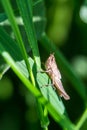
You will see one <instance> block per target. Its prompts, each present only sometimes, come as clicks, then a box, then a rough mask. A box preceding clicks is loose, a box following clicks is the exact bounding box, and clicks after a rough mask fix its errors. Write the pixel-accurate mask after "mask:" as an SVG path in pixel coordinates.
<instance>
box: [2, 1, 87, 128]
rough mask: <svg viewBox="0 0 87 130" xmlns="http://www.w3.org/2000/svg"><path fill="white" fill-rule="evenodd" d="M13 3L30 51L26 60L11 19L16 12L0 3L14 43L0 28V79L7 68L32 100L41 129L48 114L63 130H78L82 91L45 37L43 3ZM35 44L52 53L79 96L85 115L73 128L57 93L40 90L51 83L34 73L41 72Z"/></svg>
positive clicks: (82, 85)
mask: <svg viewBox="0 0 87 130" xmlns="http://www.w3.org/2000/svg"><path fill="white" fill-rule="evenodd" d="M16 2H17V10H18V9H19V13H20V17H21V18H22V20H23V26H24V30H25V33H26V36H27V39H28V45H29V47H30V48H31V51H32V56H29V55H28V53H29V52H28V53H27V51H26V48H25V45H24V41H23V38H22V35H21V31H20V30H19V27H18V24H17V21H16V18H17V17H16V16H15V15H14V13H15V12H16V9H15V10H14V9H13V8H12V5H11V3H10V1H9V0H1V3H2V6H3V8H4V11H5V12H4V13H1V14H0V21H2V22H3V23H4V21H5V20H6V19H7V20H9V23H10V26H11V28H12V31H13V33H14V35H15V39H13V38H12V37H11V36H10V35H9V34H8V33H7V32H6V30H5V29H4V27H3V26H2V25H1V26H2V27H1V26H0V55H1V58H0V59H1V60H0V78H2V77H3V75H4V74H5V73H6V72H7V71H8V69H9V68H11V69H12V70H13V72H14V73H15V74H16V75H17V77H18V78H19V79H20V80H21V82H22V83H23V84H24V85H25V87H26V88H27V90H28V91H30V92H31V93H32V94H33V95H34V96H35V98H36V101H37V106H38V107H37V108H38V113H39V119H40V123H41V127H42V128H43V129H45V130H47V129H48V125H49V119H48V113H49V114H50V115H51V116H52V118H53V119H54V120H55V121H56V122H57V123H59V124H60V125H61V127H62V128H63V129H67V130H79V129H80V127H81V126H82V125H83V124H84V122H85V120H86V118H87V116H86V115H87V108H86V103H87V101H86V97H87V96H86V89H85V88H86V87H85V85H84V83H83V82H82V81H81V79H80V78H79V76H78V75H77V74H76V73H75V72H74V70H73V69H72V67H71V66H70V64H69V63H68V61H67V60H66V59H65V57H64V56H63V55H62V54H61V52H60V51H59V50H58V49H57V47H56V46H55V45H54V44H53V43H52V42H51V41H50V40H49V38H48V37H47V36H46V33H45V26H46V18H45V7H44V2H43V1H42V0H39V1H32V0H26V1H25V0H17V1H16ZM40 10H41V11H40ZM33 11H34V14H33ZM34 18H35V20H36V21H34V22H33V20H32V19H34ZM38 40H39V43H40V44H41V45H42V47H43V48H44V49H45V51H47V52H48V53H50V52H52V53H53V52H55V57H56V61H57V63H59V64H58V65H59V68H60V69H61V70H62V72H63V73H64V74H65V76H66V77H67V79H68V80H69V82H70V83H71V84H72V86H73V88H75V90H76V91H77V93H78V94H79V95H80V97H81V99H82V102H83V103H84V104H85V105H84V106H85V111H84V112H83V114H82V116H81V117H80V118H79V121H78V122H77V124H76V123H75V124H74V123H73V122H72V121H71V120H70V119H69V117H68V116H67V114H65V113H67V112H66V108H65V105H64V103H63V102H62V99H60V98H59V97H58V95H57V93H56V92H55V91H54V90H53V88H52V86H49V87H42V86H44V85H47V84H48V81H49V83H51V80H50V79H49V77H48V75H47V74H46V73H40V72H38V71H40V70H42V68H41V58H40V54H39V49H38ZM8 89H9V88H8ZM11 91H12V90H11ZM75 121H76V120H75Z"/></svg>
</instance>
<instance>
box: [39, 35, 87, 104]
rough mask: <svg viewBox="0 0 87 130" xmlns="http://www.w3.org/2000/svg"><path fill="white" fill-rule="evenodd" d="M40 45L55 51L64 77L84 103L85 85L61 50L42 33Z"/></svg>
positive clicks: (47, 49) (49, 50)
mask: <svg viewBox="0 0 87 130" xmlns="http://www.w3.org/2000/svg"><path fill="white" fill-rule="evenodd" d="M40 41H41V45H42V46H43V47H44V48H45V49H46V51H47V52H49V53H50V52H52V53H53V52H55V57H56V61H57V62H58V65H59V67H60V68H61V69H62V70H63V72H64V73H65V75H66V77H67V78H68V79H69V81H70V82H71V83H72V85H73V87H74V88H75V89H76V91H77V92H78V93H79V95H80V96H81V97H82V99H83V100H84V102H85V103H86V102H87V101H86V97H87V96H86V91H85V88H86V87H85V85H84V84H83V82H82V81H81V79H80V78H79V77H78V76H77V74H76V73H75V72H74V70H73V69H72V68H71V66H70V65H69V63H68V62H67V61H66V59H65V58H64V56H63V55H62V54H61V52H60V51H59V50H58V49H57V48H56V46H55V45H54V44H53V43H52V42H51V41H50V40H49V39H48V37H47V36H46V34H45V33H44V34H43V36H42V38H41V40H40Z"/></svg>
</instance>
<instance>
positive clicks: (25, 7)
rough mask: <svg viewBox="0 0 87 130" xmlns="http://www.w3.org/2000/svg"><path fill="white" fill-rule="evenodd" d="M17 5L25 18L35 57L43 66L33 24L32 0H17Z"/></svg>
mask: <svg viewBox="0 0 87 130" xmlns="http://www.w3.org/2000/svg"><path fill="white" fill-rule="evenodd" d="M17 5H18V8H19V11H20V14H21V16H22V18H23V22H24V27H25V30H26V34H27V37H28V41H29V44H30V46H31V48H32V52H33V57H34V60H35V63H36V66H39V67H41V62H40V56H39V51H38V45H37V40H36V35H35V29H34V25H33V21H32V19H33V14H32V6H33V5H32V1H31V0H26V2H25V0H22V1H21V0H17Z"/></svg>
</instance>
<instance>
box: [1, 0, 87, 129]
mask: <svg viewBox="0 0 87 130" xmlns="http://www.w3.org/2000/svg"><path fill="white" fill-rule="evenodd" d="M44 2H45V12H46V18H47V20H46V21H47V24H46V33H47V35H48V37H49V38H50V39H51V40H52V41H53V42H54V44H55V45H56V46H57V47H58V48H59V49H60V50H61V52H62V53H63V55H64V56H65V57H66V59H67V60H68V62H69V63H70V64H71V66H72V67H73V69H74V71H76V73H78V75H79V76H80V77H81V79H82V80H83V81H84V83H85V84H87V1H86V0H85V1H83V0H47V1H46V0H45V1H44ZM12 5H13V8H16V3H15V2H14V1H12ZM1 11H2V8H1ZM6 28H7V30H8V32H9V27H8V26H6ZM20 29H21V30H22V27H20ZM24 39H25V41H26V36H25V37H24ZM27 49H28V48H27ZM39 50H40V55H41V59H42V62H44V61H45V60H46V58H47V56H48V55H49V54H46V53H44V52H45V50H44V49H43V48H42V46H41V45H39ZM28 51H29V49H28ZM62 75H63V79H64V81H63V82H64V86H65V87H66V88H65V89H66V91H68V93H70V94H69V95H70V96H71V100H70V101H68V102H66V101H64V100H63V102H64V104H65V107H66V110H67V113H68V115H69V118H70V120H71V121H72V122H73V123H75V122H76V121H78V119H79V117H80V116H81V114H82V113H83V111H84V103H83V101H82V99H81V98H80V96H79V95H78V93H77V92H76V91H75V90H74V89H73V88H72V85H71V84H70V83H69V82H68V81H67V79H66V78H65V77H64V74H62ZM67 86H69V87H68V88H67ZM67 89H68V90H67ZM86 90H87V89H86ZM49 119H50V125H49V129H50V130H51V129H59V130H61V129H62V128H61V127H60V126H59V125H58V124H57V123H56V122H55V121H54V120H53V119H52V118H51V117H50V116H49ZM39 129H42V128H41V126H40V122H39V116H38V110H37V103H36V99H35V98H34V96H33V95H32V94H31V93H29V92H28V91H27V90H26V88H25V87H24V86H23V84H22V83H21V82H20V80H19V79H18V78H17V77H16V75H15V74H14V73H13V72H12V71H11V70H9V71H8V72H7V73H6V74H5V75H4V76H3V78H2V79H1V80H0V130H39ZM86 129H87V122H85V123H84V125H83V126H82V128H81V130H86Z"/></svg>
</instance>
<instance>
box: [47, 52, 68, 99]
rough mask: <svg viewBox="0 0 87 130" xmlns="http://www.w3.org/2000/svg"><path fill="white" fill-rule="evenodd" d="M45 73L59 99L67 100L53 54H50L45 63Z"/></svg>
mask: <svg viewBox="0 0 87 130" xmlns="http://www.w3.org/2000/svg"><path fill="white" fill-rule="evenodd" d="M45 68H46V72H47V73H48V75H49V77H50V78H51V80H52V84H53V85H54V86H55V88H56V89H57V91H58V94H59V95H60V97H63V98H64V99H65V100H69V99H70V97H69V95H68V94H67V93H66V92H65V90H64V88H63V85H62V82H61V74H60V71H59V69H58V67H57V64H56V61H55V57H54V54H50V56H49V58H48V59H47V61H46V63H45Z"/></svg>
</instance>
